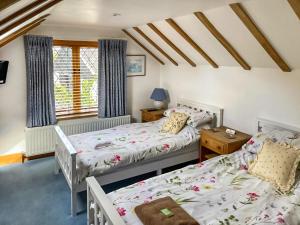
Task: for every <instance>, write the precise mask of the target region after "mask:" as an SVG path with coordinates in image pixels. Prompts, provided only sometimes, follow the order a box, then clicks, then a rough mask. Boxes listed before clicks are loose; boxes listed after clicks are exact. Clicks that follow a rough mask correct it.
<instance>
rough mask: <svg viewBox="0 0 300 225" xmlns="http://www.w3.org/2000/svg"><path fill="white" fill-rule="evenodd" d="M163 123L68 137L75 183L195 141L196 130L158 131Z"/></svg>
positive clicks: (196, 136) (197, 139)
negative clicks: (74, 158) (74, 163)
mask: <svg viewBox="0 0 300 225" xmlns="http://www.w3.org/2000/svg"><path fill="white" fill-rule="evenodd" d="M164 121H165V119H161V120H159V121H155V122H149V123H133V124H127V125H122V126H118V127H114V128H110V129H106V130H101V131H95V132H88V133H83V134H77V135H71V136H69V140H70V142H71V143H72V145H73V146H74V148H75V149H76V151H77V167H78V168H77V174H78V179H79V181H82V180H83V179H84V178H85V177H87V176H97V175H99V174H101V173H104V172H107V171H109V170H110V169H113V168H116V167H118V166H122V165H128V164H131V163H134V162H138V161H142V160H146V159H151V158H154V157H158V156H162V155H165V154H168V153H170V152H175V151H179V150H182V149H183V148H184V147H186V146H188V145H191V144H193V143H195V142H197V141H199V135H198V133H197V130H196V129H194V128H192V127H190V126H186V127H185V128H184V129H183V130H182V131H180V132H179V133H178V134H176V135H174V134H168V133H161V132H159V131H160V129H161V126H162V123H163V122H164Z"/></svg>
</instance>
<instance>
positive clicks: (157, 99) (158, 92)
mask: <svg viewBox="0 0 300 225" xmlns="http://www.w3.org/2000/svg"><path fill="white" fill-rule="evenodd" d="M150 98H151V99H152V100H154V107H155V108H156V109H162V108H163V107H164V106H165V102H164V101H165V100H166V99H167V95H166V92H165V90H164V89H163V88H154V90H153V92H152V94H151V97H150Z"/></svg>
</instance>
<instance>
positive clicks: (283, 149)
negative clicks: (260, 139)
mask: <svg viewBox="0 0 300 225" xmlns="http://www.w3.org/2000/svg"><path fill="white" fill-rule="evenodd" d="M299 162H300V151H299V150H296V149H295V148H292V147H289V146H284V145H281V144H279V143H274V142H271V141H266V142H265V143H264V144H263V147H262V150H261V151H260V153H259V154H258V155H257V157H256V159H255V160H254V162H253V163H252V164H251V165H250V167H249V173H250V174H253V175H255V176H257V177H259V178H261V179H263V180H266V181H269V182H271V183H272V184H273V185H274V186H275V187H276V188H278V189H279V190H280V191H282V192H289V191H290V189H291V187H292V186H293V184H294V182H295V176H296V171H297V167H298V165H299Z"/></svg>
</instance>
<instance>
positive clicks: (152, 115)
mask: <svg viewBox="0 0 300 225" xmlns="http://www.w3.org/2000/svg"><path fill="white" fill-rule="evenodd" d="M141 111H142V122H151V121H155V120H159V119H160V118H162V117H163V113H164V110H153V109H142V110H141Z"/></svg>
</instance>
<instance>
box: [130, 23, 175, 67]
mask: <svg viewBox="0 0 300 225" xmlns="http://www.w3.org/2000/svg"><path fill="white" fill-rule="evenodd" d="M133 29H134V30H135V31H136V32H138V33H139V34H140V35H141V36H142V37H143V38H145V39H146V40H147V41H148V42H149V43H150V44H151V45H152V46H153V47H154V48H156V49H157V50H158V51H159V52H160V53H161V54H162V55H164V56H165V57H166V58H167V59H168V60H170V61H171V62H172V63H173V64H174V65H175V66H178V63H177V62H176V61H175V60H174V59H172V57H171V56H169V55H168V54H167V53H166V52H165V51H164V50H162V49H161V48H160V47H159V46H158V45H157V44H156V43H155V42H154V41H152V40H151V38H149V37H148V36H147V35H146V34H145V33H144V32H143V31H142V30H141V29H140V28H138V27H133Z"/></svg>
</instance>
